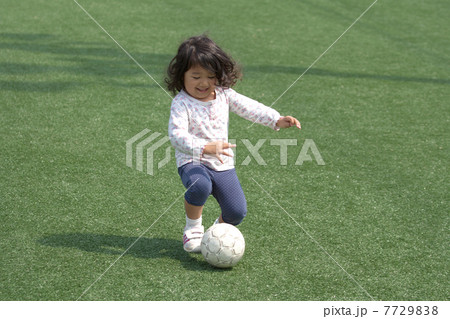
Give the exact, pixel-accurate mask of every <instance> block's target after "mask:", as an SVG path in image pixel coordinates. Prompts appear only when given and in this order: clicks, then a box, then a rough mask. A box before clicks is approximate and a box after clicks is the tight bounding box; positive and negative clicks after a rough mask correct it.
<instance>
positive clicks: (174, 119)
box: [169, 100, 208, 158]
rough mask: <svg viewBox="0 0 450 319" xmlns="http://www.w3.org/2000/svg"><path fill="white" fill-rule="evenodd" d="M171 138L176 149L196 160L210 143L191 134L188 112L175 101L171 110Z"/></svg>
mask: <svg viewBox="0 0 450 319" xmlns="http://www.w3.org/2000/svg"><path fill="white" fill-rule="evenodd" d="M169 138H170V142H171V143H172V145H173V147H174V148H175V149H177V150H178V151H180V152H182V153H185V154H188V155H191V156H195V157H196V158H199V157H200V155H201V152H202V150H203V148H204V147H205V145H206V144H207V143H208V141H207V140H206V139H203V138H200V137H197V136H195V135H193V134H191V133H190V132H189V114H188V111H187V109H186V108H185V107H184V106H183V105H181V104H180V103H178V102H176V101H175V100H174V101H173V102H172V106H171V109H170V119H169Z"/></svg>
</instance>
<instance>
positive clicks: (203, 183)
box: [166, 35, 301, 252]
mask: <svg viewBox="0 0 450 319" xmlns="http://www.w3.org/2000/svg"><path fill="white" fill-rule="evenodd" d="M167 74H168V77H167V79H166V83H167V85H168V88H169V90H170V91H171V92H172V93H173V94H174V95H176V96H175V98H174V99H173V101H172V106H171V110H170V120H169V137H170V141H171V143H172V145H173V147H174V148H175V156H176V161H177V167H178V173H179V175H180V177H181V181H182V182H183V185H184V186H185V187H186V188H187V190H186V193H185V202H184V207H185V210H186V227H185V228H184V234H183V247H184V250H186V251H188V252H200V243H201V239H202V237H203V233H204V227H203V225H202V212H203V206H204V204H205V202H206V200H207V199H208V197H209V195H211V194H212V195H213V196H214V197H215V198H216V200H217V202H218V203H219V205H220V208H221V215H220V216H219V217H218V219H217V220H216V223H218V222H220V223H223V222H225V223H229V224H232V225H238V224H239V223H240V222H241V221H242V220H243V218H244V217H245V216H246V214H247V203H246V200H245V196H244V193H243V191H242V187H241V184H240V183H239V180H238V177H237V175H236V172H235V169H234V161H233V158H232V157H233V150H232V148H234V147H236V145H233V144H230V143H228V116H229V111H231V112H234V113H236V114H238V115H239V116H241V117H243V118H245V119H247V120H249V121H252V122H255V123H259V124H262V125H265V126H268V127H271V128H272V129H274V130H279V129H280V128H287V127H291V126H296V127H297V128H299V129H300V128H301V127H300V122H299V121H298V120H297V119H295V118H294V117H292V116H280V114H279V113H278V112H277V111H275V110H274V109H272V108H270V107H267V106H265V105H263V104H261V103H259V102H257V101H254V100H252V99H250V98H248V97H245V96H243V95H241V94H239V93H237V92H236V91H234V90H233V89H231V87H232V86H233V85H234V84H235V83H236V81H237V80H238V79H239V77H240V72H239V70H238V68H237V66H236V64H235V62H234V61H233V60H232V59H231V58H230V57H229V56H228V55H227V54H226V53H225V52H224V51H223V50H222V49H221V48H220V47H218V46H217V44H216V43H214V42H213V41H212V40H211V39H209V38H208V37H207V36H204V35H203V36H196V37H191V38H189V39H187V40H186V41H184V42H183V43H182V44H181V45H180V47H179V48H178V53H177V55H176V56H175V57H174V58H173V59H172V61H171V62H170V64H169V68H168V70H167Z"/></svg>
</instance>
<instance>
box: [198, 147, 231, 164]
mask: <svg viewBox="0 0 450 319" xmlns="http://www.w3.org/2000/svg"><path fill="white" fill-rule="evenodd" d="M232 147H236V144H231V143H227V142H224V141H215V142H210V143H208V144H206V145H205V147H204V148H203V153H202V155H203V154H209V155H213V156H215V157H216V158H217V159H218V160H219V161H220V162H221V163H222V164H223V160H222V158H221V157H220V156H221V155H225V156H229V157H232V156H233V155H231V154H230V153H228V152H227V151H225V150H226V149H228V148H232Z"/></svg>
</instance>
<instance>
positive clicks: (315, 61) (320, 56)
mask: <svg viewBox="0 0 450 319" xmlns="http://www.w3.org/2000/svg"><path fill="white" fill-rule="evenodd" d="M377 1H378V0H375V1H374V2H373V3H372V4H371V5H370V6H369V7H368V8H367V9H366V10H365V11H364V12H363V13H361V15H360V16H359V17H358V18H356V20H355V21H353V23H352V24H351V25H350V26H349V27H348V28H347V29H346V30H345V31H344V32H342V34H341V35H340V36H339V37H338V38H337V39H336V40H334V42H333V43H332V44H331V45H330V46H329V47H328V48H327V49H326V50H325V51H323V52H322V54H321V55H319V57H318V58H317V59H315V60H314V62H313V63H311V65H310V66H309V67H308V68H307V69H306V70H305V71H304V72H303V73H302V74H301V75H300V76H299V77H298V78H297V79H296V80H295V81H294V82H293V83H292V84H291V85H290V86H289V87H288V88H287V89H286V90H285V91H284V92H283V93H281V95H280V96H279V97H278V98H277V99H276V100H275V101H273V103H272V104H270V107H272V106H273V105H274V104H275V103H277V101H278V100H279V99H281V97H282V96H283V95H285V94H286V92H287V91H289V90H290V89H291V88H292V87H293V86H294V85H295V83H297V82H298V80H300V79H301V78H302V77H303V75H305V73H306V72H308V71H309V69H311V68H312V67H313V66H314V64H316V63H317V61H319V60H320V59H321V58H322V57H323V56H324V55H325V54H326V53H327V52H328V50H330V49H331V48H332V47H333V46H334V45H335V44H336V42H338V41H339V40H340V39H341V38H342V37H343V36H344V34H346V33H347V31H348V30H350V29H351V28H352V27H353V26H354V25H355V23H356V22H358V21H359V19H361V18H362V17H363V15H365V14H366V13H367V11H369V10H370V9H371V8H372V7H373V5H374V4H375V3H377ZM258 120H259V118H257V119H256V120H255V121H254V122H253V123H252V124H250V126H249V127H248V128H250V127H252V126H253V124H255V123H256V121H258Z"/></svg>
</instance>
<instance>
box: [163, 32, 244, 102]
mask: <svg viewBox="0 0 450 319" xmlns="http://www.w3.org/2000/svg"><path fill="white" fill-rule="evenodd" d="M193 66H201V67H203V68H204V69H206V70H208V71H209V72H211V73H214V74H215V75H216V78H217V85H218V86H222V87H225V88H229V87H232V86H233V85H234V84H236V82H237V80H238V79H240V77H241V71H240V68H239V67H238V65H237V64H236V62H235V61H233V59H232V58H231V57H230V56H229V55H228V54H226V53H225V51H223V50H222V49H221V48H220V47H219V46H218V45H217V44H216V43H215V42H214V41H213V40H211V39H210V38H209V37H208V36H207V35H200V36H194V37H191V38H189V39H187V40H186V41H184V42H183V43H181V45H180V47H179V48H178V53H177V55H176V56H175V57H174V58H173V59H172V61H170V64H169V67H168V68H167V77H166V79H165V82H166V84H167V88H168V89H169V91H171V92H172V93H173V95H176V94H177V93H178V92H179V91H181V90H182V89H184V73H185V72H186V71H188V70H189V69H190V68H191V67H193Z"/></svg>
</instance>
